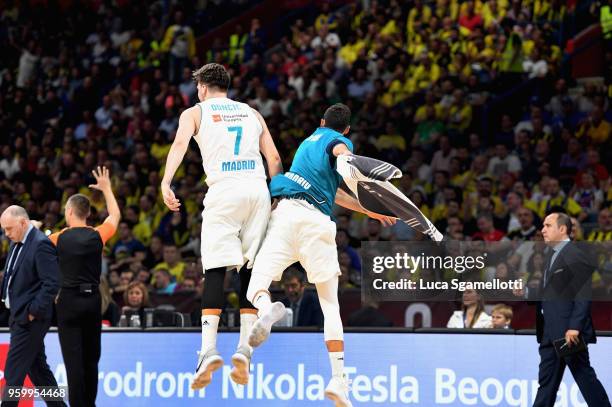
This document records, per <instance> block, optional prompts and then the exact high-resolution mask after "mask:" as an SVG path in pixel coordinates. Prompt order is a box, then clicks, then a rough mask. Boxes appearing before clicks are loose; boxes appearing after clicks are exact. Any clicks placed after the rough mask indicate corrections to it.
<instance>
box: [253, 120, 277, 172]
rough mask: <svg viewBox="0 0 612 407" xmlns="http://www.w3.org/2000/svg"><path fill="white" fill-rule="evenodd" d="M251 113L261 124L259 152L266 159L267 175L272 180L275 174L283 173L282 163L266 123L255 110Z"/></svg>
mask: <svg viewBox="0 0 612 407" xmlns="http://www.w3.org/2000/svg"><path fill="white" fill-rule="evenodd" d="M253 111H254V112H255V115H256V116H257V119H258V120H259V123H261V128H262V129H263V130H262V132H261V137H260V138H259V151H261V153H262V154H263V156H264V157H265V158H266V163H267V164H268V174H269V175H270V178H272V177H273V176H275V175H276V174H280V173H281V172H283V163H282V162H281V158H280V155H279V154H278V150H277V149H276V145H275V144H274V140H273V139H272V135H271V134H270V130H268V126H267V125H266V121H265V120H264V118H263V117H262V115H261V114H260V113H259V112H258V111H257V110H255V109H253Z"/></svg>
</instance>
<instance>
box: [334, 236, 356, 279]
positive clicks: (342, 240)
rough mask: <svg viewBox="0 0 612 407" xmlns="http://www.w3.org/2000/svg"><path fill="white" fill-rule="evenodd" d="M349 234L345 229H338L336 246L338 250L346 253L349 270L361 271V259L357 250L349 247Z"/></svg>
mask: <svg viewBox="0 0 612 407" xmlns="http://www.w3.org/2000/svg"><path fill="white" fill-rule="evenodd" d="M349 243H350V238H349V234H348V232H347V231H346V230H345V229H338V231H337V232H336V245H337V246H338V250H339V251H341V252H344V253H346V254H347V255H348V256H349V257H350V259H351V264H350V265H351V268H353V269H355V270H357V271H361V259H360V258H359V253H357V250H355V249H353V248H352V247H351V246H350V244H349Z"/></svg>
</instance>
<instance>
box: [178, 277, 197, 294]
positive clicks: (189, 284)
mask: <svg viewBox="0 0 612 407" xmlns="http://www.w3.org/2000/svg"><path fill="white" fill-rule="evenodd" d="M197 287H198V282H197V280H196V279H195V278H193V277H185V279H183V282H182V283H181V285H179V286H178V290H179V291H195V290H196V288H197Z"/></svg>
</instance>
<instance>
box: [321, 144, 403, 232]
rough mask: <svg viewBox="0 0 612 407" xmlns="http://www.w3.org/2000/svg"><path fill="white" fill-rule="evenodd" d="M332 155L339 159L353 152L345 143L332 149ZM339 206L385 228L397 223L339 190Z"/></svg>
mask: <svg viewBox="0 0 612 407" xmlns="http://www.w3.org/2000/svg"><path fill="white" fill-rule="evenodd" d="M332 154H333V155H334V157H338V156H339V155H351V154H353V153H351V150H349V148H348V147H347V146H346V144H344V143H340V144H336V145H335V146H334V148H333V149H332ZM335 202H336V204H337V205H340V206H342V207H343V208H346V209H350V210H352V211H355V212H360V213H364V214H366V215H368V216H369V217H370V218H373V219H377V220H379V221H380V223H382V224H383V225H384V226H391V225H394V224H395V222H397V219H396V218H392V217H390V216H385V215H381V214H379V213H374V212H370V211H368V210H366V209H364V208H363V207H362V206H361V205H360V204H359V201H357V200H356V199H355V198H353V197H352V196H350V195H349V194H348V193H346V192H345V191H343V190H342V189H340V188H338V190H337V191H336V200H335Z"/></svg>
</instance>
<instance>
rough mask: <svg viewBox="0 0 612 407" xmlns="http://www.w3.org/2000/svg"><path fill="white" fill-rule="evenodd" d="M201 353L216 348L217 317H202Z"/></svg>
mask: <svg viewBox="0 0 612 407" xmlns="http://www.w3.org/2000/svg"><path fill="white" fill-rule="evenodd" d="M201 320H202V348H201V350H202V353H206V352H208V351H209V350H210V349H212V348H216V347H217V328H218V327H219V316H218V315H202V318H201Z"/></svg>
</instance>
